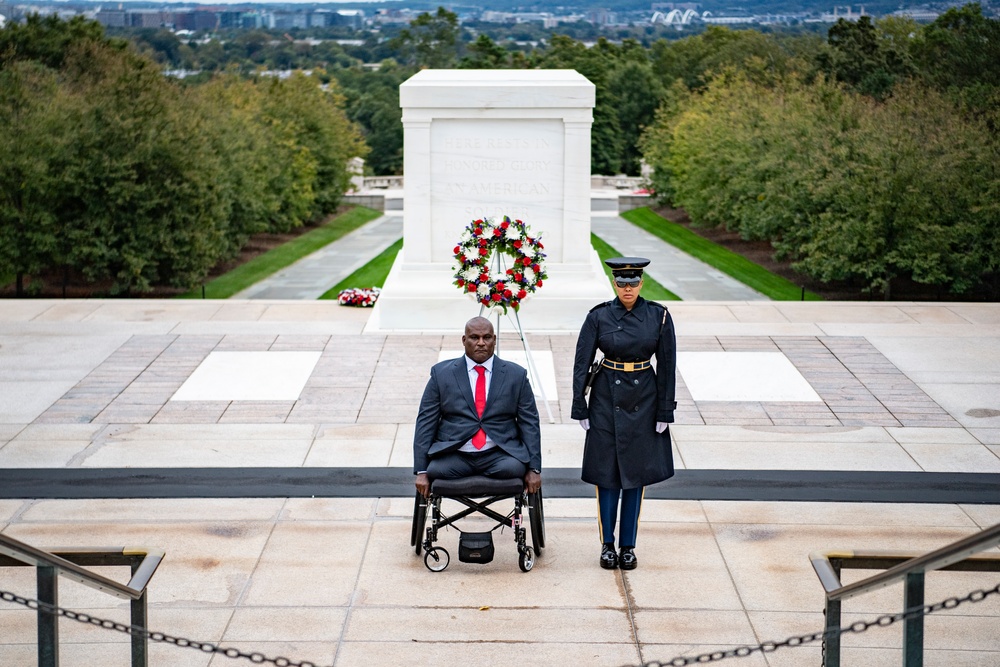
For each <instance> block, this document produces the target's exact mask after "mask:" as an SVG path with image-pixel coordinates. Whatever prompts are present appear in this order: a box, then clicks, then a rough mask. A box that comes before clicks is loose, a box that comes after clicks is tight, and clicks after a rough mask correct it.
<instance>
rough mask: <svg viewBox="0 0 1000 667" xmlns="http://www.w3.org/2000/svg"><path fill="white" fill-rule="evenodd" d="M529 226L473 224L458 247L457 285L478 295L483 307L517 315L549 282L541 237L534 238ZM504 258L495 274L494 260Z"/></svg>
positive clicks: (507, 220) (491, 221) (484, 221)
mask: <svg viewBox="0 0 1000 667" xmlns="http://www.w3.org/2000/svg"><path fill="white" fill-rule="evenodd" d="M528 232H529V229H528V225H526V224H525V223H524V222H523V221H521V220H511V219H510V218H509V217H507V216H506V215H505V216H503V218H502V219H501V220H499V221H498V220H496V219H495V218H482V219H479V220H473V221H472V222H471V223H469V224H468V225H467V226H466V227H465V229H463V230H462V234H461V236H460V237H459V241H458V245H456V246H455V250H454V252H455V261H456V263H457V266H456V269H455V285H456V286H458V288H459V289H461V290H462V291H463V292H465V293H466V294H474V295H475V297H476V300H477V301H479V303H481V304H482V305H484V306H486V307H488V308H493V307H499V308H503V311H504V312H505V313H506V312H507V309H508V308H513V309H514V310H515V311H517V309H518V308H520V306H521V301H522V300H524V298H525V297H527V296H528V295H529V294H531V293H532V292H535V291H536V290H538V289H539V288H541V286H542V281H543V280H545V279H547V278H548V275H547V274H546V273H545V268H544V262H545V253H544V252H543V250H544V247H545V246H544V245H542V241H541V235H539V236H531V234H529V233H528ZM497 254H500V258H499V261H498V266H499V270H498V271H496V272H491V271H490V267H491V263H492V259H493V258H494V256H496V255H497Z"/></svg>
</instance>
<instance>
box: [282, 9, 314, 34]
mask: <svg viewBox="0 0 1000 667" xmlns="http://www.w3.org/2000/svg"><path fill="white" fill-rule="evenodd" d="M274 27H275V28H276V29H277V30H290V29H292V28H308V27H309V14H308V13H306V12H274Z"/></svg>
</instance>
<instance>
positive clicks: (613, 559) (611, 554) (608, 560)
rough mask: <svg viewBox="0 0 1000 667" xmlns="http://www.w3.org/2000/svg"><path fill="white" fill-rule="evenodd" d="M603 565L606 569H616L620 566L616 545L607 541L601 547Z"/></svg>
mask: <svg viewBox="0 0 1000 667" xmlns="http://www.w3.org/2000/svg"><path fill="white" fill-rule="evenodd" d="M601 567H603V568H604V569H605V570H614V569H615V568H617V567H618V554H616V553H615V545H613V544H608V543H605V545H604V546H603V547H601Z"/></svg>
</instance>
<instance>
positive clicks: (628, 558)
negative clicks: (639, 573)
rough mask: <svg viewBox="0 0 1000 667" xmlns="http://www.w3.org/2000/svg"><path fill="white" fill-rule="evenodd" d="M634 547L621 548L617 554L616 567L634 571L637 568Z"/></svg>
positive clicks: (637, 561)
mask: <svg viewBox="0 0 1000 667" xmlns="http://www.w3.org/2000/svg"><path fill="white" fill-rule="evenodd" d="M634 548H635V547H622V550H621V553H620V554H618V566H619V567H621V569H623V570H634V569H635V568H637V567H639V559H638V558H636V557H635V551H633V549H634Z"/></svg>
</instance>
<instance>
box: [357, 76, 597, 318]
mask: <svg viewBox="0 0 1000 667" xmlns="http://www.w3.org/2000/svg"><path fill="white" fill-rule="evenodd" d="M399 98H400V106H401V107H402V109H403V170H404V177H405V178H404V186H403V187H404V192H403V201H404V204H403V209H404V212H403V250H402V251H401V252H400V253H399V255H398V256H397V258H396V263H395V264H394V265H393V267H392V270H391V272H390V274H389V277H388V279H387V280H386V283H385V286H384V289H383V290H382V293H381V295H380V296H379V300H378V303H377V304H376V306H375V309H374V311H373V313H372V316H371V318H370V320H369V324H368V327H367V329H366V330H368V331H398V330H415V331H431V330H444V331H456V330H460V329H461V327H462V326H463V325H464V323H465V322H466V321H467V320H468V319H469V318H470V317H473V316H475V315H478V314H479V309H480V306H479V304H478V302H476V301H475V299H474V298H473V297H471V296H469V295H465V294H463V293H462V292H461V291H460V290H459V289H458V288H457V287H455V286H454V285H453V284H452V282H453V280H454V266H455V261H454V253H453V249H454V247H455V245H456V244H457V242H458V239H459V235H460V234H461V231H462V229H463V228H464V227H465V226H466V225H468V224H469V223H470V222H472V221H473V220H475V219H477V218H483V217H497V218H499V217H502V216H503V215H504V214H506V215H508V216H510V217H511V218H520V219H521V220H523V221H525V222H526V223H527V224H528V225H529V226H530V228H531V232H532V234H535V235H539V234H541V236H542V240H543V241H544V243H545V252H546V254H547V257H546V261H545V268H546V271H547V272H548V275H549V278H548V280H547V281H546V282H545V284H544V285H543V286H542V288H540V289H539V290H538V291H537V292H536V293H535V294H533V295H531V296H529V297H528V298H527V299H526V300H525V301H524V302H523V304H522V306H521V310H520V321H521V324H522V325H523V326H524V328H525V329H526V330H529V331H546V330H554V331H559V330H563V331H565V330H576V329H578V328H579V327H580V325H581V324H582V323H583V318H584V316H585V315H586V313H587V311H588V310H589V309H590V308H591V307H593V306H594V305H595V304H596V303H598V302H600V301H603V300H607V299H610V298H612V296H613V291H612V290H611V287H610V284H609V282H608V280H607V279H606V277H605V275H604V273H603V270H602V268H601V263H600V260H599V259H598V257H597V253H596V252H595V251H594V249H593V248H592V247H591V244H590V126H591V124H592V122H593V107H594V85H593V84H592V83H590V82H589V81H588V80H587V79H586V78H584V77H583V76H582V75H580V74H579V73H577V72H575V71H573V70H423V71H421V72H419V73H417V74H415V75H414V76H413V77H411V78H410V79H408V80H407V81H405V82H404V83H403V84H402V85H401V86H400V93H399Z"/></svg>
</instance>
